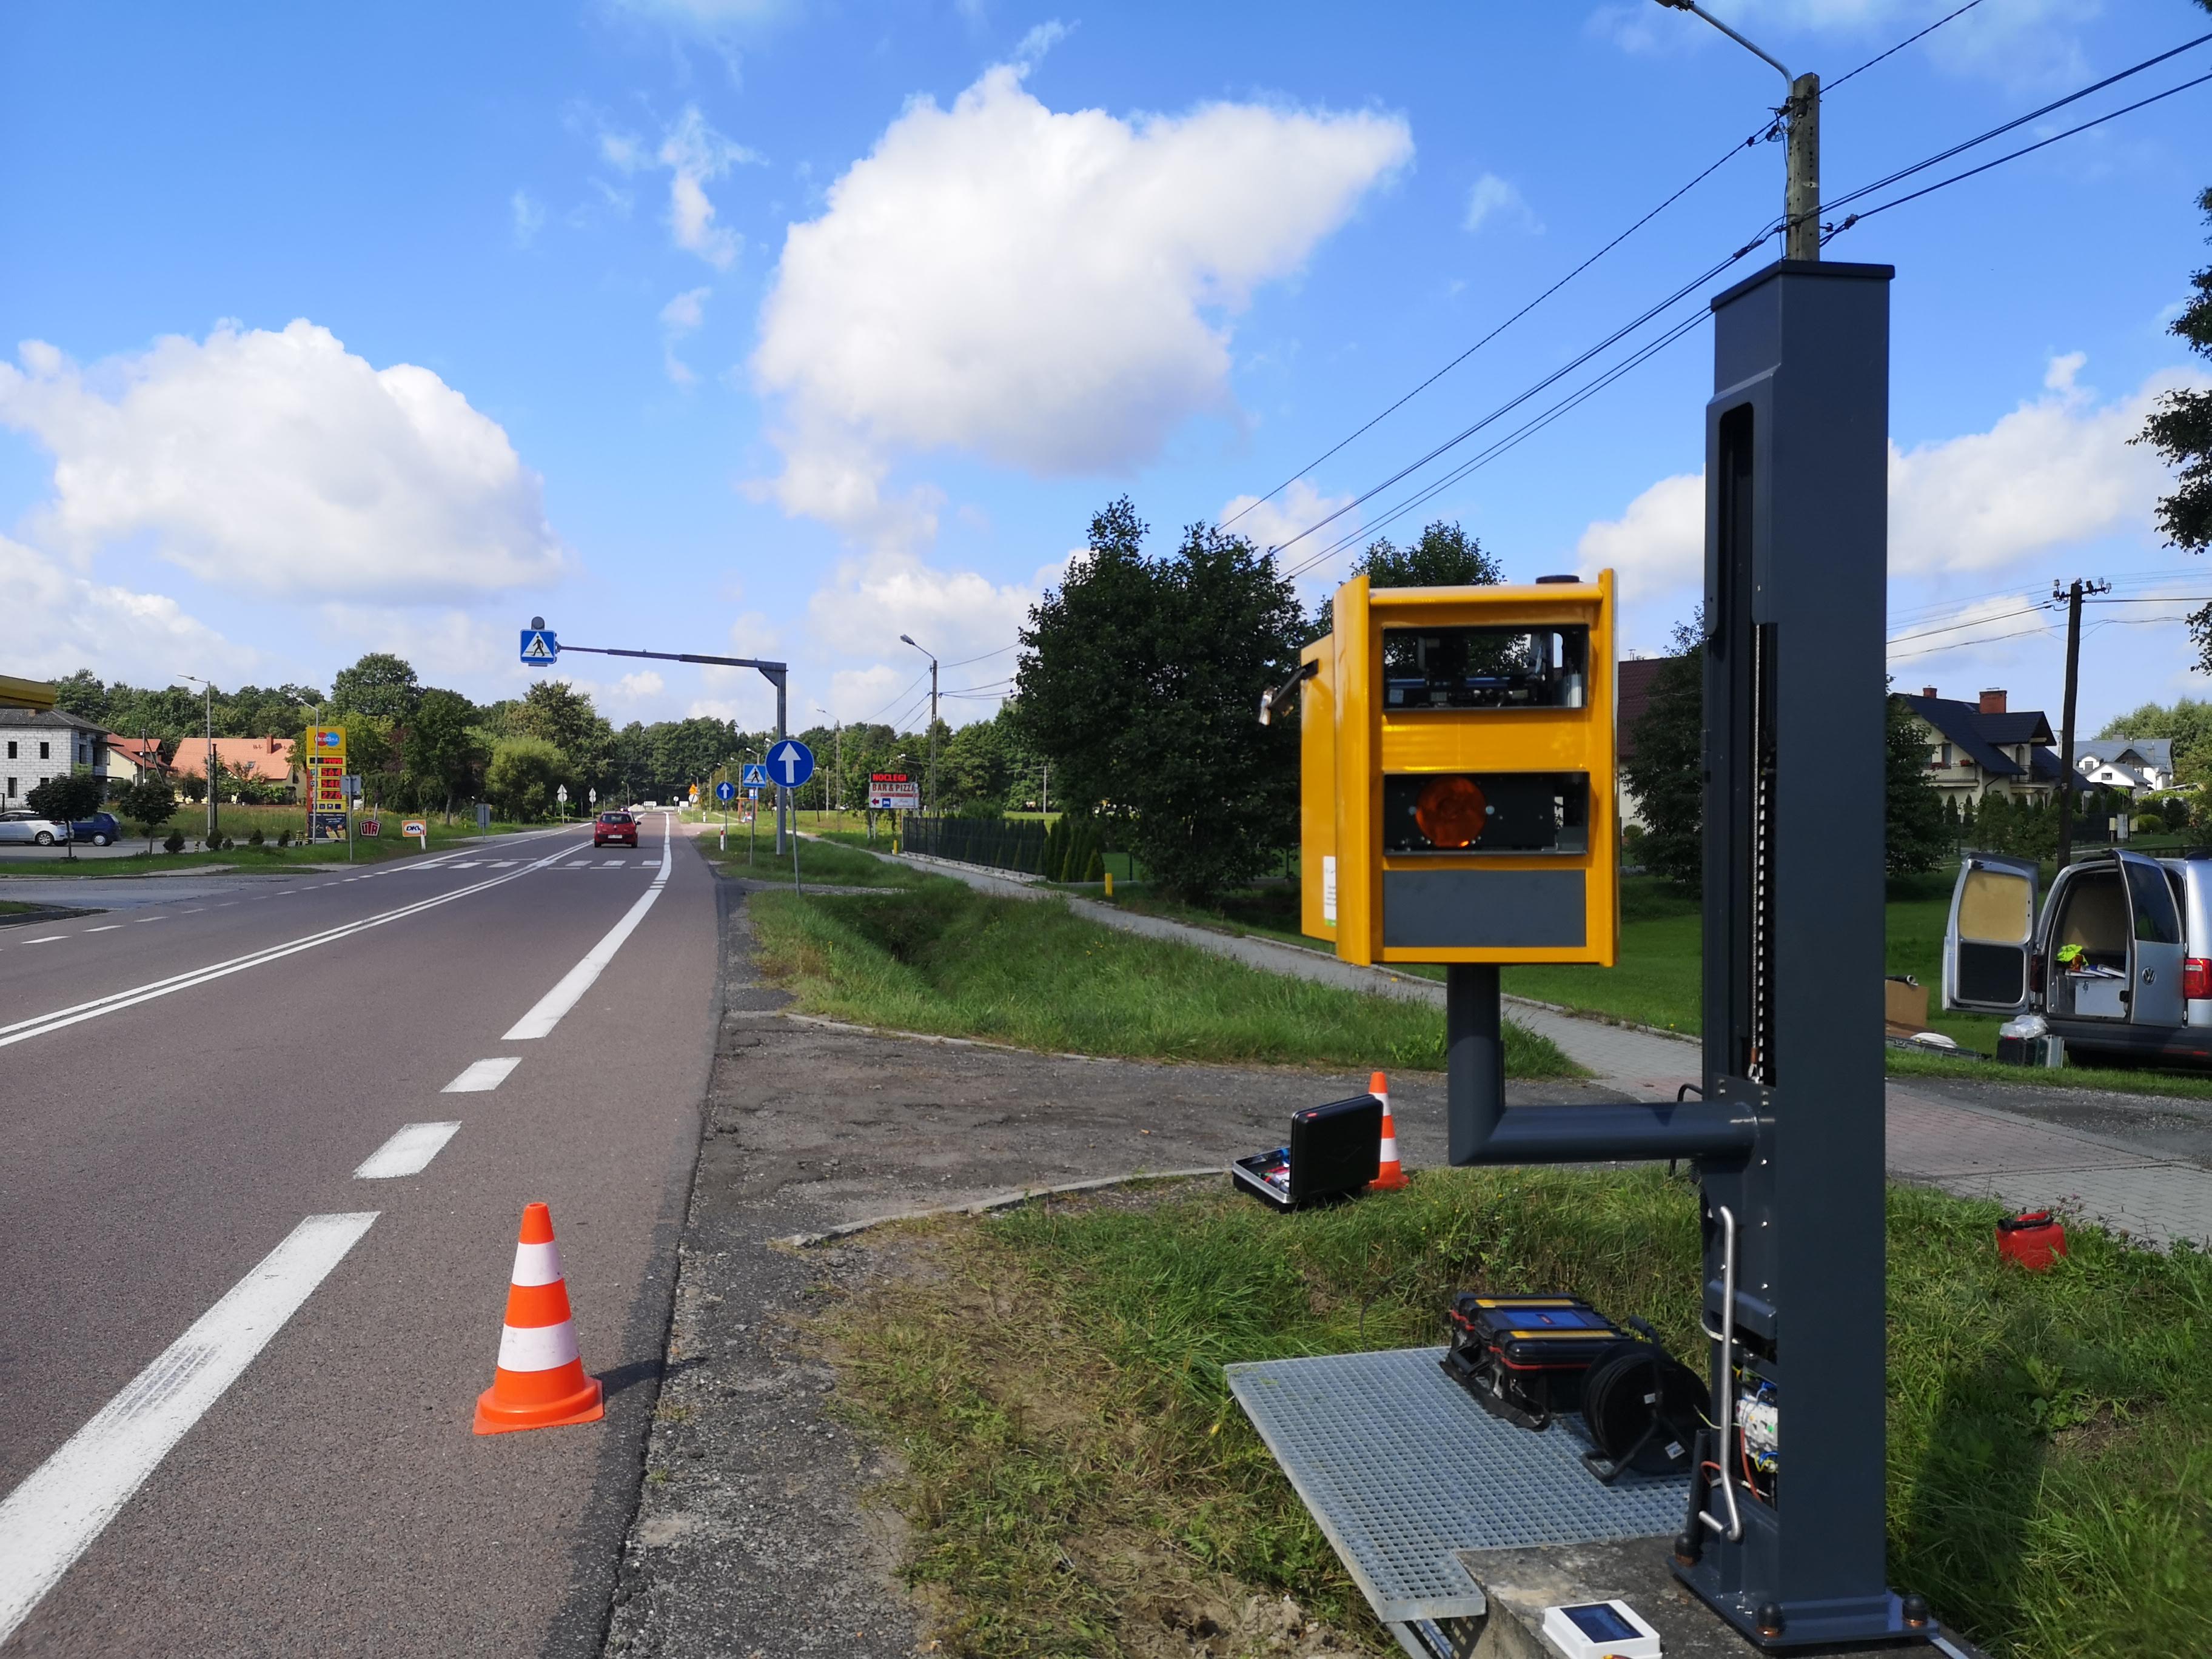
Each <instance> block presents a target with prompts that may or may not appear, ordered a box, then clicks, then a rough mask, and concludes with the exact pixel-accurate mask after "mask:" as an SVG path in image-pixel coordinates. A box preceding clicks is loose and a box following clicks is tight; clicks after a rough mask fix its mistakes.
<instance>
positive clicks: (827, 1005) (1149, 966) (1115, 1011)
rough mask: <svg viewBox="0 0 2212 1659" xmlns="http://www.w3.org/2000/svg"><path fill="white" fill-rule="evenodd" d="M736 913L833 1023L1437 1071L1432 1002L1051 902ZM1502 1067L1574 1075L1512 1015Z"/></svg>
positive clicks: (960, 893)
mask: <svg viewBox="0 0 2212 1659" xmlns="http://www.w3.org/2000/svg"><path fill="white" fill-rule="evenodd" d="M801 856H802V857H803V856H804V854H802V855H801ZM748 909H749V912H750V915H751V918H752V923H753V931H754V933H755V935H756V937H757V940H758V942H759V951H760V963H761V966H762V968H763V970H764V971H765V972H766V973H767V974H768V975H769V976H770V977H771V978H772V979H774V980H775V981H777V982H778V983H781V984H783V985H785V986H787V987H789V988H791V989H792V990H793V991H794V992H795V993H797V994H798V997H799V1006H801V1007H802V1008H803V1009H804V1010H805V1011H806V1012H810V1013H816V1014H821V1015H824V1016H827V1017H829V1018H834V1019H848V1020H853V1021H855V1022H857V1023H859V1024H866V1025H882V1026H890V1027H892V1028H895V1029H897V1030H909V1031H928V1032H933V1033H937V1034H940V1035H944V1036H974V1037H986V1038H991V1039H994V1040H996V1041H999V1042H1011V1043H1016V1044H1018V1045H1020V1046H1022V1047H1024V1048H1042V1049H1045V1050H1048V1051H1050V1052H1055V1053H1075V1054H1114V1055H1120V1056H1123V1057H1126V1058H1133V1059H1146V1060H1206V1061H1214V1062H1220V1063H1231V1064H1236V1063H1242V1064H1254V1063H1257V1064H1262V1065H1294V1066H1329V1067H1337V1066H1352V1067H1359V1066H1386V1067H1387V1066H1395V1067H1400V1068H1405V1067H1411V1068H1413V1069H1414V1070H1419V1071H1438V1070H1441V1069H1443V1011H1442V1010H1440V1009H1435V1008H1429V1007H1425V1006H1421V1005H1419V1004H1417V1003H1411V1002H1403V1001H1400V1000H1396V999H1395V998H1389V997H1380V996H1369V995H1364V994H1358V993H1355V992H1351V991H1343V990H1339V989H1337V988H1335V987H1333V986H1326V985H1315V984H1312V983H1310V982H1309V981H1304V980H1297V979H1291V978H1287V977H1285V976H1284V975H1278V974H1270V973H1264V972H1262V971H1261V970H1260V969H1255V968H1247V967H1245V966H1244V965H1243V964H1242V963H1235V962H1229V961H1225V960H1224V959H1223V958H1222V957H1216V956H1212V955H1209V954H1207V953H1206V952H1205V951H1200V950H1197V949H1195V948H1194V947H1193V946H1190V945H1177V944H1171V943H1168V942H1166V941H1163V940H1158V939H1140V938H1138V937H1136V936H1134V935H1133V934H1128V933H1121V932H1119V931H1117V930H1115V929H1113V928H1109V927H1101V926H1099V925H1098V924H1097V923H1096V922H1092V921H1085V920H1084V919H1083V918H1081V917H1079V916H1078V915H1075V914H1074V913H1073V912H1072V911H1071V910H1069V909H1068V908H1067V907H1066V905H1064V904H1060V903H1058V902H1054V901H1053V900H1050V899H1008V898H995V897H992V896H987V895H985V894H981V893H978V892H975V891H973V890H970V889H969V888H966V887H963V886H962V885H960V884H958V883H957V882H952V881H949V880H945V879H943V878H925V879H923V880H922V881H921V882H920V883H919V884H916V885H915V886H914V887H912V888H910V889H908V890H905V891H903V892H886V893H884V895H882V896H876V895H873V894H867V895H852V896H823V897H813V896H809V897H804V898H802V897H799V896H797V895H794V894H790V893H776V892H766V893H756V894H755V895H754V896H753V897H752V899H751V900H750V903H749V906H748ZM1505 1069H1506V1073H1507V1075H1508V1076H1510V1077H1568V1076H1573V1075H1576V1074H1577V1070H1578V1068H1577V1067H1576V1066H1575V1065H1574V1064H1573V1063H1572V1062H1571V1061H1570V1060H1568V1059H1567V1057H1566V1056H1565V1054H1561V1053H1560V1052H1559V1049H1558V1048H1555V1047H1553V1045H1552V1044H1551V1043H1550V1042H1547V1041H1546V1040H1545V1039H1544V1038H1542V1037H1539V1036H1534V1035H1533V1034H1532V1033H1530V1032H1528V1031H1525V1030H1522V1029H1521V1028H1520V1027H1519V1026H1516V1025H1514V1024H1510V1022H1509V1023H1508V1024H1507V1026H1506V1042H1505Z"/></svg>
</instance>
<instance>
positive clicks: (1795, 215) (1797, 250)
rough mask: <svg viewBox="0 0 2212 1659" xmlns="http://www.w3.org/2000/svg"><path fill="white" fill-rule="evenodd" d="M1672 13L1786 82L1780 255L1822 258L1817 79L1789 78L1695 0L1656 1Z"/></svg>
mask: <svg viewBox="0 0 2212 1659" xmlns="http://www.w3.org/2000/svg"><path fill="white" fill-rule="evenodd" d="M1659 3H1660V4H1661V5H1662V6H1665V7H1667V8H1668V9H1670V10H1674V11H1686V12H1692V13H1694V14H1696V15H1698V16H1699V17H1702V18H1704V19H1705V21H1707V22H1708V23H1711V25H1712V26H1713V27H1715V28H1717V29H1718V30H1719V31H1720V32H1721V33H1723V34H1725V35H1726V36H1728V38H1729V40H1733V41H1735V43H1736V45H1738V46H1741V47H1742V48H1743V49H1744V50H1745V51H1746V52H1750V53H1751V54H1752V55H1753V57H1756V58H1763V59H1765V61H1766V62H1767V63H1768V64H1771V65H1773V67H1774V68H1776V69H1777V70H1780V71H1781V72H1782V78H1783V79H1784V80H1785V81H1787V82H1790V101H1789V102H1788V103H1787V104H1785V105H1784V106H1783V120H1784V125H1785V127H1786V129H1787V131H1788V133H1789V138H1790V173H1789V181H1788V183H1787V184H1785V185H1784V187H1783V192H1782V227H1783V236H1784V240H1783V245H1782V252H1783V257H1784V258H1788V259H1808V260H1816V259H1818V258H1820V76H1817V75H1799V76H1792V75H1791V74H1790V70H1789V67H1788V66H1787V65H1786V64H1784V63H1783V61H1782V60H1781V59H1780V58H1777V57H1776V56H1775V55H1774V54H1773V53H1772V52H1768V51H1766V50H1765V49H1764V48H1763V47H1760V46H1755V45H1753V43H1752V42H1751V41H1749V40H1746V39H1745V38H1744V37H1743V36H1742V35H1741V34H1739V33H1736V31H1735V30H1734V29H1732V28H1730V27H1729V26H1728V25H1727V24H1726V23H1723V22H1722V21H1721V20H1720V19H1719V18H1717V17H1716V16H1714V15H1712V13H1711V12H1709V11H1707V10H1706V9H1705V8H1704V7H1703V6H1701V5H1699V4H1698V3H1697V0H1659Z"/></svg>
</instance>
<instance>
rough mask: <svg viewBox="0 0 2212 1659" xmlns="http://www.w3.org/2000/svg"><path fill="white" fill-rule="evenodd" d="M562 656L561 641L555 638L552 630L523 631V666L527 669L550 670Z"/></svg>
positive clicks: (528, 629)
mask: <svg viewBox="0 0 2212 1659" xmlns="http://www.w3.org/2000/svg"><path fill="white" fill-rule="evenodd" d="M560 654H561V641H559V640H557V639H556V638H555V637H554V636H553V630H552V629H550V628H526V629H523V630H522V665H523V666H524V667H525V668H550V667H551V666H552V665H553V661H554V659H555V658H556V657H558V656H559V655H560Z"/></svg>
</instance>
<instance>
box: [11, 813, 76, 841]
mask: <svg viewBox="0 0 2212 1659" xmlns="http://www.w3.org/2000/svg"><path fill="white" fill-rule="evenodd" d="M68 839H69V826H68V825H67V824H65V823H55V822H54V821H53V820H52V818H42V817H40V816H39V815H38V814H37V813H36V812H33V811H31V810H30V809H29V808H28V807H25V806H15V807H10V808H9V810H8V811H4V812H0V842H12V843H14V844H15V845H18V846H35V847H52V846H55V845H57V844H58V843H59V842H65V841H67V840H68Z"/></svg>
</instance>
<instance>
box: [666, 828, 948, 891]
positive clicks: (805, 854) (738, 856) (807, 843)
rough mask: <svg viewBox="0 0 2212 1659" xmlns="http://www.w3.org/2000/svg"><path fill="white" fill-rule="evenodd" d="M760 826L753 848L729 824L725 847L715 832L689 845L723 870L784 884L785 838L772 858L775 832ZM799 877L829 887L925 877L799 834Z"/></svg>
mask: <svg viewBox="0 0 2212 1659" xmlns="http://www.w3.org/2000/svg"><path fill="white" fill-rule="evenodd" d="M763 829H764V833H763V835H762V836H761V837H760V840H759V843H758V846H757V848H756V847H755V845H754V843H753V842H752V838H751V837H750V836H745V835H743V834H741V833H740V832H739V831H738V830H737V829H734V828H733V829H731V831H730V846H729V850H728V851H727V852H724V851H722V850H721V849H720V837H718V836H714V835H705V836H699V837H698V838H697V839H696V842H694V845H696V847H697V848H699V850H700V851H701V852H702V853H703V854H706V856H707V862H708V863H709V864H711V865H713V866H714V867H715V868H716V869H717V870H720V871H721V872H723V874H725V875H730V876H743V877H745V878H748V879H750V880H752V881H781V882H789V881H790V879H791V847H790V843H789V842H786V843H785V845H784V851H783V856H782V857H781V858H778V857H777V856H776V855H775V831H774V830H773V829H768V828H767V827H766V826H763ZM927 879H928V878H927V877H926V876H924V875H923V873H922V872H921V871H920V870H917V869H916V868H915V866H912V865H910V864H892V863H889V862H887V861H885V860H883V859H878V858H871V857H870V856H869V855H868V854H866V853H861V852H855V851H854V850H853V848H849V847H845V846H841V845H839V844H838V843H837V842H830V841H823V840H818V839H814V838H809V837H802V838H801V839H800V841H799V882H800V884H801V885H805V884H809V883H814V882H819V883H821V884H823V885H824V886H829V887H912V886H915V885H916V884H919V883H921V882H922V881H924V880H927Z"/></svg>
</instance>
